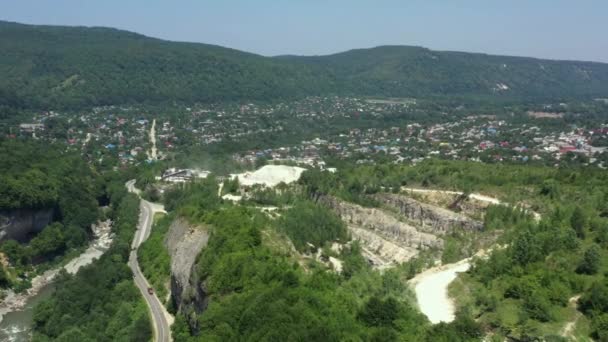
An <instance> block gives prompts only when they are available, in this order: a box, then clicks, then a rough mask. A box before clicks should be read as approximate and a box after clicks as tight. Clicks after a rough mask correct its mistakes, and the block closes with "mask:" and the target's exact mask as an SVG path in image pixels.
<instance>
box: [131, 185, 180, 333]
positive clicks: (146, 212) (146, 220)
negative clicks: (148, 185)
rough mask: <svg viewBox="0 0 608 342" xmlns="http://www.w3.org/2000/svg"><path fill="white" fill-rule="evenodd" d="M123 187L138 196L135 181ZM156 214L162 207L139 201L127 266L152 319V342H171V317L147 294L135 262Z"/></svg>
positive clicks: (148, 286) (156, 299)
mask: <svg viewBox="0 0 608 342" xmlns="http://www.w3.org/2000/svg"><path fill="white" fill-rule="evenodd" d="M125 185H126V187H127V189H128V190H129V192H132V193H134V194H137V195H138V196H139V193H140V191H139V190H138V189H137V188H135V180H130V181H128V182H127V183H126V184H125ZM157 212H164V208H163V206H162V205H159V204H155V203H151V202H148V201H146V200H144V199H143V198H142V199H141V202H140V214H139V223H138V226H137V231H136V232H135V237H134V238H133V243H132V244H131V254H130V255H129V263H128V264H129V267H130V268H131V271H133V281H134V282H135V285H136V286H137V288H139V291H140V292H141V295H142V296H143V297H144V299H145V301H146V304H148V309H149V311H150V315H151V317H152V325H153V326H154V341H157V342H168V341H171V329H170V323H171V322H170V320H171V315H169V313H168V312H167V311H166V309H165V307H164V306H163V304H162V302H161V301H160V300H159V299H158V297H157V296H156V293H152V294H149V293H148V288H151V286H150V284H149V283H148V281H147V280H146V278H145V277H144V275H143V273H142V272H141V269H140V268H139V262H138V261H137V249H138V248H139V246H140V245H141V244H142V243H143V242H144V241H146V239H147V238H148V237H149V236H150V231H151V230H152V221H153V219H154V214H155V213H157Z"/></svg>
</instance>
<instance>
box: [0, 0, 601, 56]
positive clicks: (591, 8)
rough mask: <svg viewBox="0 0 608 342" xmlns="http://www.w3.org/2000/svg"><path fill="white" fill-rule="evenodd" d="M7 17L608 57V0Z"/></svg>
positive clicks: (253, 1)
mask: <svg viewBox="0 0 608 342" xmlns="http://www.w3.org/2000/svg"><path fill="white" fill-rule="evenodd" d="M0 18H1V19H2V20H9V21H18V22H24V23H32V24H57V25H85V26H111V27H117V28H121V29H126V30H130V31H136V32H139V33H143V34H145V35H149V36H154V37H159V38H165V39H170V40H180V41H193V42H203V43H210V44H218V45H222V46H227V47H232V48H236V49H240V50H246V51H250V52H255V53H259V54H263V55H279V54H305V55H314V54H328V53H334V52H340V51H344V50H349V49H352V48H362V47H372V46H377V45H385V44H392V45H420V46H425V47H429V48H432V49H438V50H458V51H474V52H486V53H493V54H507V55H521V56H534V57H544V58H554V59H580V60H593V61H603V62H608V0H442V1H440V0H409V1H408V0H240V1H237V0H214V1H205V0H198V1H196V0H173V1H168V0H166V1H160V0H103V1H101V0H99V1H97V0H96V1H93V0H39V1H33V0H0Z"/></svg>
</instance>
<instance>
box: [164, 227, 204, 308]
mask: <svg viewBox="0 0 608 342" xmlns="http://www.w3.org/2000/svg"><path fill="white" fill-rule="evenodd" d="M208 240H209V234H208V232H207V229H205V228H204V227H195V226H192V225H191V224H189V223H188V222H187V221H186V220H185V219H182V218H177V219H176V220H175V221H173V223H172V224H171V227H169V231H168V232H167V235H166V237H165V241H164V242H165V246H166V247H167V250H168V251H169V255H170V256H171V300H172V301H173V304H174V305H175V308H176V309H177V310H178V311H181V312H183V311H191V310H194V311H195V312H202V311H203V310H204V309H205V308H206V307H207V300H208V299H207V296H206V290H205V288H204V286H203V285H202V284H199V282H198V281H197V279H198V277H196V275H195V274H193V273H194V272H195V270H194V268H195V267H194V265H195V262H196V257H197V256H198V255H199V253H200V251H201V250H202V249H203V248H204V247H205V246H206V245H207V241H208Z"/></svg>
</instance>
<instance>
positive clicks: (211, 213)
mask: <svg viewBox="0 0 608 342" xmlns="http://www.w3.org/2000/svg"><path fill="white" fill-rule="evenodd" d="M217 187H218V185H217V183H216V182H215V180H214V179H212V178H211V179H207V180H205V181H202V182H200V183H197V184H191V185H188V186H186V187H185V188H184V189H181V190H174V191H172V192H171V194H170V196H167V198H166V201H167V207H168V208H173V209H174V210H175V211H176V212H177V213H179V214H180V215H182V216H184V217H188V218H189V219H190V220H191V221H192V222H195V223H198V224H203V223H204V224H205V225H206V226H209V227H211V228H210V229H211V237H210V239H209V245H208V246H207V247H206V248H205V249H203V251H202V252H201V254H200V255H199V257H198V261H197V264H196V266H195V267H196V272H197V276H198V281H199V282H200V283H201V284H202V286H204V288H205V289H206V292H207V295H208V296H209V298H210V303H209V306H208V308H207V309H206V311H204V313H202V314H197V313H196V312H194V311H191V310H189V309H184V308H182V312H181V313H180V314H178V315H177V317H176V322H175V324H174V325H173V327H172V329H173V338H174V339H175V340H176V341H277V340H287V341H291V340H301V341H320V340H322V341H344V340H352V341H360V340H364V341H396V340H425V341H470V340H475V339H476V338H477V337H479V336H480V333H481V330H480V327H479V326H478V325H477V324H476V323H475V322H474V321H472V320H471V319H469V318H467V317H466V316H459V317H458V319H457V320H456V321H455V322H454V323H451V324H439V325H435V326H431V325H430V324H429V323H428V321H427V320H426V318H425V317H424V316H423V315H421V314H420V313H419V312H418V311H417V309H416V308H415V306H414V304H413V302H412V294H411V292H410V290H409V289H408V288H407V286H406V284H405V283H404V282H403V279H402V277H401V274H400V273H399V272H397V271H386V272H384V273H383V274H381V273H379V272H376V271H373V270H372V269H371V268H370V267H369V265H368V263H367V262H366V261H365V259H364V258H363V257H362V255H361V250H360V247H359V245H358V244H357V243H353V244H351V245H350V246H349V247H348V248H344V249H343V250H342V252H341V254H340V257H341V258H342V259H343V260H344V268H345V271H344V272H342V273H341V274H337V273H334V272H330V271H328V270H327V269H326V268H324V267H321V265H320V264H318V263H315V262H311V263H309V264H307V265H305V266H303V265H301V264H299V263H298V262H296V260H295V259H293V255H291V254H290V253H285V252H284V251H282V250H281V249H277V246H276V244H277V240H276V234H277V233H279V234H281V232H283V233H285V234H286V235H287V236H292V237H294V243H296V245H297V246H302V244H301V241H304V238H301V235H302V234H304V235H310V236H311V237H314V239H315V242H316V243H318V244H319V245H323V244H325V243H327V242H329V241H331V240H333V239H340V238H344V235H345V231H344V226H343V223H342V222H341V221H340V219H339V218H338V217H336V216H335V214H333V213H332V212H330V211H328V210H327V209H326V208H324V207H321V206H319V205H318V204H316V203H314V202H312V201H310V200H309V199H308V198H307V196H306V195H304V194H300V195H297V194H296V195H295V197H292V198H291V199H290V201H293V203H295V205H294V207H293V208H294V209H293V210H291V209H290V210H287V211H286V212H284V213H283V214H282V218H283V219H282V220H279V221H272V220H270V219H269V218H268V217H267V216H266V215H264V214H262V213H260V212H259V210H256V209H253V208H248V207H246V206H240V205H234V204H232V203H230V202H226V201H222V200H221V199H220V198H219V197H218V196H217V189H218V188H217ZM298 209H302V211H300V210H298ZM321 218H322V220H321ZM296 229H297V230H299V232H296V231H295V230H296ZM297 234H299V236H300V237H299V236H298V235H297Z"/></svg>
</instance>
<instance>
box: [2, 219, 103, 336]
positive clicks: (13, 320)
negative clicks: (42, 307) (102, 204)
mask: <svg viewBox="0 0 608 342" xmlns="http://www.w3.org/2000/svg"><path fill="white" fill-rule="evenodd" d="M92 230H93V234H94V236H95V238H94V239H93V241H91V244H90V245H89V247H88V248H87V249H86V250H85V251H84V252H83V253H82V254H80V255H79V256H77V257H76V258H74V259H72V260H70V262H68V263H67V264H66V265H65V266H63V269H65V270H66V272H68V273H70V274H74V273H76V272H78V270H79V269H80V268H81V267H82V266H85V265H88V264H90V263H91V262H93V260H95V259H97V258H99V257H100V256H101V255H102V254H103V253H104V252H105V251H107V250H108V249H109V248H110V245H111V244H112V239H113V235H112V232H111V230H112V224H111V221H109V220H108V221H105V222H100V223H98V224H96V225H94V226H93V227H92ZM59 271H60V268H57V269H52V270H49V271H46V272H44V273H43V274H41V275H39V276H37V277H35V278H34V279H32V287H31V288H30V289H28V290H27V291H25V292H24V293H20V294H15V293H12V292H9V293H8V294H7V296H6V298H5V299H4V300H3V301H2V302H1V303H0V341H1V342H4V341H29V340H30V339H31V338H30V333H31V325H32V319H33V314H34V307H35V306H36V304H38V303H40V302H41V301H43V300H45V299H47V298H49V297H50V296H51V294H52V293H53V291H54V289H55V286H54V285H53V279H54V278H55V277H56V276H57V274H59Z"/></svg>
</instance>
